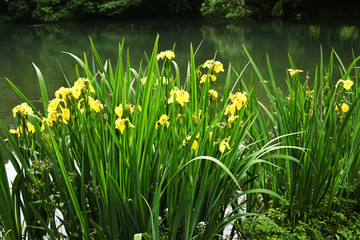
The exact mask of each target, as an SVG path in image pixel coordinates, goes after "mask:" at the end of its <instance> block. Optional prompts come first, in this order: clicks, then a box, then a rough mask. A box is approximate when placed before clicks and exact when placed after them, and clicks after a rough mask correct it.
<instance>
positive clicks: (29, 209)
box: [0, 38, 353, 239]
mask: <svg viewBox="0 0 360 240" xmlns="http://www.w3.org/2000/svg"><path fill="white" fill-rule="evenodd" d="M157 43H158V38H157V39H156V41H155V44H154V49H153V52H152V53H151V55H150V56H146V62H145V63H144V65H145V67H140V69H139V70H135V69H133V68H131V62H130V52H129V50H127V51H126V53H125V50H124V42H122V43H121V44H120V45H119V58H118V59H117V62H116V64H115V65H113V64H112V62H111V61H110V60H107V61H105V62H102V61H101V58H100V56H99V54H98V52H97V50H96V48H95V45H94V44H93V42H92V41H91V46H92V50H93V55H94V60H93V61H92V62H89V61H88V59H87V56H86V55H84V58H83V59H80V58H79V57H77V56H74V55H73V54H71V53H68V54H69V55H71V56H72V57H73V58H74V59H75V60H76V61H77V63H78V66H79V68H77V75H78V76H77V77H78V80H77V81H76V82H74V83H70V82H68V86H66V87H63V88H60V89H59V90H58V91H56V93H55V98H52V96H50V95H48V92H47V90H46V86H45V81H44V78H43V76H42V74H41V72H40V70H39V69H38V68H37V67H36V66H35V69H36V72H37V74H38V77H39V83H40V87H41V94H42V100H43V107H44V110H43V112H42V113H41V111H39V110H37V109H36V108H35V107H34V106H33V105H32V104H31V102H30V101H29V100H28V99H27V98H26V97H25V96H24V95H23V94H22V93H21V91H20V90H19V89H18V88H17V87H16V86H15V85H14V84H13V83H12V82H11V81H10V80H7V81H8V82H9V84H10V85H11V86H12V87H13V88H14V90H15V91H16V92H17V93H18V94H19V96H20V97H21V98H22V99H23V101H24V102H25V103H24V104H23V105H19V106H17V107H15V108H14V111H13V112H14V119H15V122H16V126H17V127H16V129H10V130H8V129H7V128H6V126H5V125H4V124H3V123H2V122H0V123H1V128H2V130H3V132H4V134H5V136H6V139H5V138H1V139H0V144H1V146H2V151H4V153H6V154H7V157H8V158H9V159H10V162H11V164H12V165H13V166H14V168H15V169H16V171H17V175H16V177H15V180H14V182H13V185H12V187H11V188H10V187H9V185H8V182H7V177H6V171H5V168H4V164H3V162H2V164H1V168H0V171H1V172H0V174H1V182H0V184H1V185H0V186H1V192H0V194H1V196H0V197H1V198H2V199H3V200H2V204H1V207H0V223H1V224H0V226H1V231H2V232H4V234H3V235H5V234H6V236H8V237H9V238H10V239H21V238H24V239H26V238H27V239H39V238H43V236H48V237H49V238H50V239H56V238H65V237H66V236H69V237H71V238H82V239H93V238H96V239H120V238H124V239H132V238H135V239H141V238H144V239H150V238H151V239H159V238H162V237H163V238H164V236H166V237H167V238H169V239H193V238H199V239H213V238H218V237H219V235H221V233H222V230H223V229H224V228H225V227H226V226H227V225H229V224H230V223H232V222H233V221H236V220H237V219H240V218H241V217H242V216H244V215H251V214H252V213H250V212H249V210H248V209H244V208H243V207H244V204H245V203H246V204H249V206H250V205H251V200H252V198H251V197H249V196H252V195H253V196H257V195H259V194H260V193H261V194H263V195H266V196H272V197H274V198H279V199H281V200H284V201H285V199H284V198H283V197H282V196H280V195H279V194H278V193H276V192H277V189H275V191H272V190H269V189H266V188H264V187H252V188H247V190H245V189H242V188H243V186H244V184H240V183H244V182H245V183H246V184H248V185H249V186H250V183H252V182H255V178H253V179H250V180H247V177H248V174H249V172H251V171H252V170H254V169H255V168H256V166H259V168H260V167H264V166H265V165H267V164H270V166H272V167H274V168H276V167H277V166H276V165H277V163H275V162H273V159H275V158H276V159H279V158H284V160H283V161H287V160H293V161H295V162H297V160H296V159H295V157H291V156H287V155H284V154H283V153H282V152H283V151H285V150H284V148H286V145H283V144H281V143H282V142H283V141H285V140H284V139H287V138H289V137H291V136H292V133H290V134H289V133H284V135H283V136H282V135H280V134H278V135H277V137H275V138H273V139H268V141H266V140H264V139H263V140H261V141H260V140H259V141H256V140H255V139H256V138H255V137H256V135H254V133H255V132H254V131H255V130H254V128H256V126H255V125H254V124H257V123H258V122H259V121H258V120H257V119H258V115H259V113H257V112H253V111H252V108H251V107H250V106H249V105H250V103H248V102H249V101H248V97H251V99H252V101H254V98H253V97H252V93H251V91H250V92H245V91H239V92H235V91H234V89H236V87H235V86H234V87H233V88H232V89H230V79H231V77H232V75H231V72H232V71H231V69H232V68H231V66H229V68H228V70H227V74H226V75H225V73H223V72H224V69H223V65H222V64H221V62H218V61H215V60H209V61H207V62H205V63H203V64H201V65H199V66H198V67H197V66H196V64H195V55H194V51H193V48H192V46H190V60H189V64H188V71H187V73H186V75H185V77H181V76H180V71H179V68H178V66H177V63H176V62H175V61H174V57H175V54H174V52H173V51H171V50H169V51H165V52H160V53H159V51H158V47H157V45H158V44H157ZM173 50H174V49H173ZM201 72H203V73H201ZM216 78H226V84H225V91H224V93H223V96H222V97H221V95H220V93H218V92H216V90H214V89H212V88H213V81H215V80H216ZM239 79H240V78H239ZM241 88H242V87H241ZM242 89H243V88H242ZM221 98H222V100H221ZM49 99H51V100H50V101H49ZM352 111H353V110H352ZM302 147H303V146H300V147H299V146H298V145H294V146H289V148H293V149H298V150H297V151H301V148H302ZM289 151H290V150H289ZM294 151H295V150H294ZM285 152H286V151H285ZM286 153H288V152H286ZM2 161H3V159H2ZM254 186H255V185H254ZM243 196H247V200H246V201H245V200H243ZM254 199H256V198H254ZM229 206H232V210H231V211H229V212H227V211H226V208H227V207H229ZM249 209H250V208H249ZM20 213H22V215H23V218H24V220H23V221H22V217H21V214H20Z"/></svg>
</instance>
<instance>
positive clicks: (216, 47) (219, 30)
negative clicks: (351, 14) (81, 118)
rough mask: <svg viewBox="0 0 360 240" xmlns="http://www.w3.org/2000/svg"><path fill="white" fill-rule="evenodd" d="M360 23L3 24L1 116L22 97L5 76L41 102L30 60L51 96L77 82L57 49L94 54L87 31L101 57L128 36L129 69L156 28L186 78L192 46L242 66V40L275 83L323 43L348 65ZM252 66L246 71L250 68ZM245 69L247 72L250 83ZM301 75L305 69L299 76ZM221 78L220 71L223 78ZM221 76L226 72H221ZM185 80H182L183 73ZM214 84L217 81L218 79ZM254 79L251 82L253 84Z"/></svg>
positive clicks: (201, 54)
mask: <svg viewBox="0 0 360 240" xmlns="http://www.w3.org/2000/svg"><path fill="white" fill-rule="evenodd" d="M359 26H360V24H359V22H304V21H301V22H298V21H294V22H286V21H255V20H242V21H236V22H235V21H232V22H207V21H200V20H198V21H194V20H188V21H158V20H157V21H133V22H131V21H126V22H104V21H103V22H80V23H58V24H41V25H17V26H2V27H0V78H1V79H2V80H1V81H0V91H1V92H0V104H1V106H2V108H1V109H0V118H1V119H2V120H3V121H5V123H6V124H7V125H9V124H10V123H11V122H12V116H11V109H12V107H13V106H14V105H16V104H18V103H21V99H20V98H19V97H17V95H16V94H15V93H14V92H13V91H12V89H11V88H10V86H9V85H8V84H7V83H6V81H5V80H4V77H7V78H9V79H10V80H11V81H13V82H14V83H15V84H16V85H17V86H18V87H19V88H20V90H22V91H23V92H24V94H25V95H26V96H27V97H28V98H29V99H31V100H32V101H34V102H37V101H39V99H40V91H39V87H38V83H37V77H36V74H35V71H34V68H33V66H32V62H34V63H35V64H36V65H37V66H38V67H39V68H40V70H41V71H42V73H43V75H44V77H45V81H46V84H47V88H48V91H49V94H50V97H52V96H51V94H53V93H54V91H55V90H56V89H57V88H58V87H59V86H61V85H64V84H65V81H64V76H63V73H62V71H61V68H62V69H63V70H64V73H65V75H66V77H67V78H68V79H70V80H75V79H74V78H75V67H74V66H75V64H76V62H75V61H74V60H73V59H72V58H71V57H69V56H68V55H66V54H63V53H61V51H67V52H72V53H74V54H76V55H78V56H80V57H82V55H83V53H84V52H85V53H86V54H87V56H88V57H90V58H91V51H90V42H89V36H91V38H92V39H93V41H94V43H95V45H96V47H97V49H98V51H99V53H100V55H101V56H102V57H104V58H105V57H106V58H111V59H112V60H113V62H115V59H116V57H117V51H118V45H119V42H120V41H122V39H123V38H125V46H126V47H129V49H130V56H131V62H132V67H134V68H135V69H136V68H137V67H138V66H139V63H140V61H141V60H144V52H147V53H148V54H150V53H151V50H152V47H153V44H154V40H155V37H156V34H160V42H159V50H166V49H171V48H172V47H173V45H174V43H176V51H175V52H176V58H175V59H176V61H177V62H178V64H179V65H180V67H181V69H182V71H181V74H182V77H184V76H185V71H186V64H187V60H188V57H189V49H190V48H189V46H190V43H191V42H192V43H193V45H194V48H195V49H196V48H197V46H198V45H199V44H200V42H202V41H203V42H202V45H201V47H200V49H199V51H198V52H197V55H196V61H197V63H198V64H200V63H202V62H204V61H205V60H207V59H210V58H213V57H214V55H215V54H216V56H217V59H218V60H220V61H222V62H223V63H224V65H225V67H226V66H228V64H229V62H231V63H232V65H233V66H236V67H237V66H239V67H240V69H241V68H242V67H243V66H245V64H246V59H245V57H244V51H243V47H242V45H244V46H245V47H246V48H247V49H248V51H249V52H250V53H251V54H252V56H253V58H254V59H255V61H256V62H258V63H259V64H261V66H262V67H263V69H265V68H266V54H269V57H270V59H271V65H272V68H273V70H274V72H275V76H276V79H277V81H278V82H279V84H281V82H282V81H283V79H284V77H285V70H286V69H287V68H289V63H288V58H287V54H288V53H290V55H291V56H292V58H293V60H294V62H295V65H296V67H297V68H299V69H303V70H304V72H305V73H306V72H307V71H308V72H309V76H312V75H313V74H314V71H315V66H316V65H318V63H319V56H320V46H322V48H323V51H324V56H325V59H327V58H328V56H329V53H330V50H331V48H332V47H333V48H334V49H335V50H336V51H337V53H338V54H339V56H340V57H341V58H342V60H343V63H344V64H345V65H347V64H349V63H350V61H351V60H352V50H354V52H355V54H359V50H360V41H359V40H358V38H359V29H360V28H359ZM59 63H60V65H61V68H60V67H59ZM249 70H250V69H249ZM249 75H250V74H249V71H247V72H246V74H245V75H244V81H248V78H249ZM304 77H305V74H304ZM220 78H221V77H220ZM223 78H225V74H223ZM183 80H184V79H183ZM217 84H218V85H219V86H221V85H222V82H221V81H220V82H217ZM257 86H258V85H256V84H255V87H257Z"/></svg>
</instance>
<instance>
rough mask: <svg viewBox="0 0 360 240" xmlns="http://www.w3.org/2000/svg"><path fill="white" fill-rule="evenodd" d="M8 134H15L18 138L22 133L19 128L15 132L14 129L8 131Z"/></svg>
mask: <svg viewBox="0 0 360 240" xmlns="http://www.w3.org/2000/svg"><path fill="white" fill-rule="evenodd" d="M9 132H10V133H11V134H17V135H18V136H20V134H21V133H22V127H21V126H19V127H18V128H17V129H16V130H15V129H10V130H9Z"/></svg>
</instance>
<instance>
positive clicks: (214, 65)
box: [203, 60, 224, 73]
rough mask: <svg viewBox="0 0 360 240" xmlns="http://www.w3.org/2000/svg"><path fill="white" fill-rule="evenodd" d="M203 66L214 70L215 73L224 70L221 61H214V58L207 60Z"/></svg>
mask: <svg viewBox="0 0 360 240" xmlns="http://www.w3.org/2000/svg"><path fill="white" fill-rule="evenodd" d="M203 68H208V69H210V70H211V71H214V72H215V73H219V72H224V66H223V64H222V63H221V62H219V61H215V60H207V61H206V62H205V63H204V65H203Z"/></svg>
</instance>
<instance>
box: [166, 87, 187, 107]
mask: <svg viewBox="0 0 360 240" xmlns="http://www.w3.org/2000/svg"><path fill="white" fill-rule="evenodd" d="M174 98H175V100H176V102H177V103H179V104H180V105H181V106H182V107H183V106H184V104H185V103H187V102H189V98H190V95H189V93H188V92H187V91H185V90H183V89H182V88H181V89H178V88H177V87H174V89H173V90H171V91H170V97H169V100H168V104H171V103H173V102H174Z"/></svg>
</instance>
